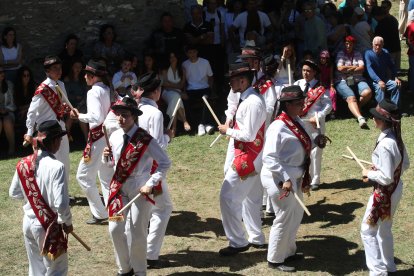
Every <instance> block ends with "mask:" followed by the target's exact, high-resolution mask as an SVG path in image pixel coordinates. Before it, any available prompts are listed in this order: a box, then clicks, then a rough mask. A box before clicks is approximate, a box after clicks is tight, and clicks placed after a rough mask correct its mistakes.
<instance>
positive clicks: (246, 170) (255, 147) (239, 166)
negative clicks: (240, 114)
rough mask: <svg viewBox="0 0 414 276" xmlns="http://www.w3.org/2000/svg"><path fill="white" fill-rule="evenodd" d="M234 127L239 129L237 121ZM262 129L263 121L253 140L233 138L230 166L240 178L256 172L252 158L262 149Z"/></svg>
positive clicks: (263, 126) (263, 127) (263, 128)
mask: <svg viewBox="0 0 414 276" xmlns="http://www.w3.org/2000/svg"><path fill="white" fill-rule="evenodd" d="M234 129H239V127H238V126H237V122H236V123H235V124H234ZM264 130H265V124H264V123H263V124H262V126H261V127H260V129H259V131H258V132H257V134H256V138H255V139H254V141H253V142H241V141H237V140H234V160H233V164H232V166H231V167H232V168H233V170H235V171H236V172H237V174H238V175H239V176H240V178H241V179H242V180H244V179H246V178H248V177H249V176H252V175H255V174H256V171H255V168H254V160H255V159H256V157H257V156H258V155H259V153H260V152H261V150H262V149H263V143H264Z"/></svg>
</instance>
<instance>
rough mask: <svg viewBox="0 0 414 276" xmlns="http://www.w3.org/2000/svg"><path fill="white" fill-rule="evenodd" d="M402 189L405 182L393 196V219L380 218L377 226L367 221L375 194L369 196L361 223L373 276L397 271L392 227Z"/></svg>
mask: <svg viewBox="0 0 414 276" xmlns="http://www.w3.org/2000/svg"><path fill="white" fill-rule="evenodd" d="M402 191H403V184H402V182H400V184H398V186H397V188H396V189H395V191H394V193H393V194H392V196H391V219H389V220H385V221H382V220H381V219H379V220H378V222H377V225H376V226H370V225H369V224H367V223H366V220H367V217H368V215H369V214H370V210H371V207H372V202H373V195H371V196H370V197H369V200H368V205H367V209H366V211H365V215H364V218H363V220H362V224H361V238H362V242H363V243H364V249H365V259H366V263H367V267H368V269H369V274H370V275H371V276H373V275H388V272H395V271H397V267H396V265H395V263H394V238H393V235H392V231H391V228H392V221H393V217H394V214H395V211H396V209H397V207H398V203H399V202H400V199H401V196H402Z"/></svg>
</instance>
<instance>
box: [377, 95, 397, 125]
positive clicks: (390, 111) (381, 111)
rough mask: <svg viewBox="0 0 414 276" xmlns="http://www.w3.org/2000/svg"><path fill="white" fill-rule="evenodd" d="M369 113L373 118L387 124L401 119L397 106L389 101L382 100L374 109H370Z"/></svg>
mask: <svg viewBox="0 0 414 276" xmlns="http://www.w3.org/2000/svg"><path fill="white" fill-rule="evenodd" d="M369 112H371V114H372V115H374V117H376V118H378V119H381V120H384V121H387V122H393V121H398V120H400V119H401V114H400V110H399V109H398V106H397V105H396V104H395V103H393V102H392V101H391V100H390V99H384V100H382V101H381V102H380V103H379V104H378V105H377V106H376V107H375V108H371V109H370V110H369Z"/></svg>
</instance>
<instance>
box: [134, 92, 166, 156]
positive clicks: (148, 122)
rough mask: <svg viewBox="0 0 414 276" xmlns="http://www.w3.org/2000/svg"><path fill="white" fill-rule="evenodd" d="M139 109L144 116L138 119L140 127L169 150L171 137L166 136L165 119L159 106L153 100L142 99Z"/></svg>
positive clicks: (163, 147)
mask: <svg viewBox="0 0 414 276" xmlns="http://www.w3.org/2000/svg"><path fill="white" fill-rule="evenodd" d="M138 108H139V109H140V110H141V111H142V115H141V116H139V117H138V125H139V127H141V128H143V129H145V130H146V131H147V132H148V133H149V134H150V135H151V136H152V137H154V139H155V140H157V142H158V144H159V145H160V147H161V148H162V149H164V150H165V149H167V146H168V142H170V137H169V136H168V135H167V134H164V117H163V115H162V112H161V111H160V110H159V109H158V105H157V103H156V102H154V101H153V100H151V99H148V98H145V97H142V98H141V102H140V103H139V105H138Z"/></svg>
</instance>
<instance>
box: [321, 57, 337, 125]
mask: <svg viewBox="0 0 414 276" xmlns="http://www.w3.org/2000/svg"><path fill="white" fill-rule="evenodd" d="M318 65H319V72H320V75H319V80H320V82H321V85H322V86H323V87H324V88H325V89H326V91H329V98H330V99H331V102H332V111H331V115H332V116H331V118H332V117H333V118H334V117H335V111H336V90H335V85H334V67H335V66H333V65H332V64H331V56H330V54H329V52H328V51H326V50H323V51H322V52H320V54H319V64H318Z"/></svg>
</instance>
